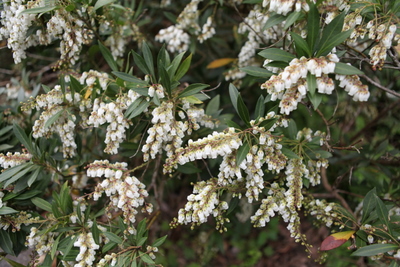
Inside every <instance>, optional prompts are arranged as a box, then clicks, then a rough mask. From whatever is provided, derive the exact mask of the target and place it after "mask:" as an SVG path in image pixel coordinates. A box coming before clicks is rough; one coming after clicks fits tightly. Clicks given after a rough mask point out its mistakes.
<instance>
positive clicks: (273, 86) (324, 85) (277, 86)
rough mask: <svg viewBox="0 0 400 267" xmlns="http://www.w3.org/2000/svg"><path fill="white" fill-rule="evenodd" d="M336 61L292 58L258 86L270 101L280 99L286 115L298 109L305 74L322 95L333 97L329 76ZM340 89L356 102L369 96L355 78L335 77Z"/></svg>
mask: <svg viewBox="0 0 400 267" xmlns="http://www.w3.org/2000/svg"><path fill="white" fill-rule="evenodd" d="M336 62H339V58H338V57H337V56H336V55H335V54H330V55H328V56H327V57H319V58H305V57H301V58H300V59H298V58H294V59H293V60H291V61H290V63H289V66H287V67H285V68H284V70H283V71H282V72H280V73H279V74H278V75H272V76H271V77H270V78H269V80H267V81H266V82H265V83H263V84H262V85H261V88H262V89H266V90H267V91H268V93H269V94H271V100H276V99H281V102H280V103H279V107H280V112H281V113H283V114H287V115H289V114H290V112H291V111H293V110H295V109H297V105H298V103H299V102H300V101H301V100H302V99H303V98H305V97H306V94H307V90H308V87H307V80H306V78H307V75H308V74H312V75H314V76H315V77H316V82H317V89H318V92H319V93H321V94H332V91H333V90H334V88H335V86H334V81H333V80H332V78H330V77H329V76H328V74H332V73H334V70H335V66H336V64H335V63H336ZM335 77H336V80H338V81H340V85H339V86H340V87H345V90H346V91H347V92H348V93H349V95H351V96H354V97H353V99H354V100H355V101H366V100H367V99H368V97H369V91H368V87H367V86H366V85H363V84H362V83H361V81H360V79H359V77H358V76H357V75H336V76H335Z"/></svg>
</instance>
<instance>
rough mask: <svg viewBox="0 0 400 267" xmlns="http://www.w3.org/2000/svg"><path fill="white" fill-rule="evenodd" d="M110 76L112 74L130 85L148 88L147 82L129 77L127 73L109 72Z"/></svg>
mask: <svg viewBox="0 0 400 267" xmlns="http://www.w3.org/2000/svg"><path fill="white" fill-rule="evenodd" d="M111 73H112V74H114V75H115V76H117V77H118V78H120V79H122V80H124V81H126V82H130V83H134V84H138V85H141V86H148V85H149V83H148V82H147V81H144V80H141V79H139V78H137V77H135V76H133V75H130V74H128V73H125V72H120V71H113V72H111Z"/></svg>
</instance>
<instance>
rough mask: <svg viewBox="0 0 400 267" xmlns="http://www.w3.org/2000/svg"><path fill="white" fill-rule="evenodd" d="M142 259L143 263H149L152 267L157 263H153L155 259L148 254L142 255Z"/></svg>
mask: <svg viewBox="0 0 400 267" xmlns="http://www.w3.org/2000/svg"><path fill="white" fill-rule="evenodd" d="M140 259H141V260H142V261H144V262H145V263H147V264H151V265H154V264H155V262H154V261H153V259H152V258H150V256H149V255H147V254H145V253H143V254H140Z"/></svg>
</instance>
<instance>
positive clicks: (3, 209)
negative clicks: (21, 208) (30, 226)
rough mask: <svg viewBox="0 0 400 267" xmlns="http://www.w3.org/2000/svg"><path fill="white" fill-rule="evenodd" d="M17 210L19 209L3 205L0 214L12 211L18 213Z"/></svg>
mask: <svg viewBox="0 0 400 267" xmlns="http://www.w3.org/2000/svg"><path fill="white" fill-rule="evenodd" d="M17 212H18V211H17V210H15V209H13V208H10V207H5V206H3V207H1V208H0V215H7V214H12V213H17Z"/></svg>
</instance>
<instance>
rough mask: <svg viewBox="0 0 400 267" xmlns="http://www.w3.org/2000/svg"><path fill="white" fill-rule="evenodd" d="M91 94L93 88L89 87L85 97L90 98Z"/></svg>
mask: <svg viewBox="0 0 400 267" xmlns="http://www.w3.org/2000/svg"><path fill="white" fill-rule="evenodd" d="M91 94H92V89H90V88H88V89H87V90H86V93H85V96H84V97H83V98H84V99H88V98H89V96H90V95H91Z"/></svg>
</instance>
